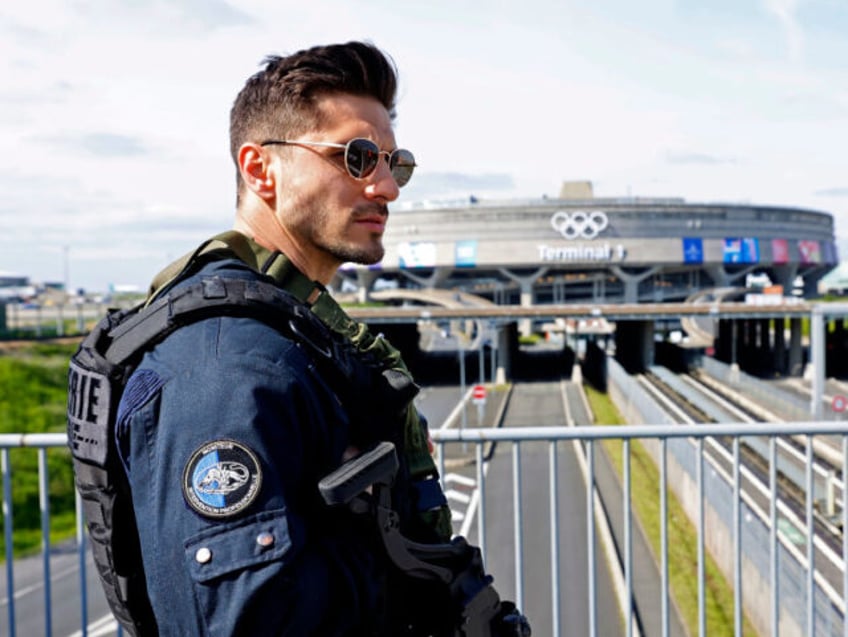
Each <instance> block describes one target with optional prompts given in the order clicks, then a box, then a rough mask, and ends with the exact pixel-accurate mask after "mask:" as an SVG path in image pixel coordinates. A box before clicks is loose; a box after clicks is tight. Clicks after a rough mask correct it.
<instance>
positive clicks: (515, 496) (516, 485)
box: [512, 440, 524, 609]
mask: <svg viewBox="0 0 848 637" xmlns="http://www.w3.org/2000/svg"><path fill="white" fill-rule="evenodd" d="M521 501H522V498H521V443H520V442H518V441H517V440H516V441H515V442H514V443H512V508H513V532H514V533H515V603H516V605H517V606H518V608H521V609H523V608H524V556H523V550H524V533H523V529H522V523H523V521H524V517H523V516H522V514H521Z"/></svg>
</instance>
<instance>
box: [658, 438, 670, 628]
mask: <svg viewBox="0 0 848 637" xmlns="http://www.w3.org/2000/svg"><path fill="white" fill-rule="evenodd" d="M660 547H661V548H660V553H662V558H661V560H660V561H661V563H662V571H661V578H660V579H661V581H662V598H661V600H660V608H661V611H660V613H661V615H662V634H663V637H668V626H669V625H668V608H669V604H668V439H667V438H660Z"/></svg>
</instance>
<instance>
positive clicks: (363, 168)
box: [260, 137, 415, 188]
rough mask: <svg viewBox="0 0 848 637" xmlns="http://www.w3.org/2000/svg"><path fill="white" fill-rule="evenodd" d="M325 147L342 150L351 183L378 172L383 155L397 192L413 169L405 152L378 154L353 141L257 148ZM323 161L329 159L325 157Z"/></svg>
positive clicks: (359, 139) (362, 141)
mask: <svg viewBox="0 0 848 637" xmlns="http://www.w3.org/2000/svg"><path fill="white" fill-rule="evenodd" d="M272 145H282V146H325V147H327V148H344V151H345V152H344V163H345V169H346V170H347V174H348V175H350V176H351V177H353V178H354V179H366V178H368V177H370V176H371V174H372V173H373V172H374V171H375V170H377V164H378V163H379V162H380V156H381V155H385V156H386V161H387V162H388V164H389V170H391V172H392V177H393V178H394V180H395V183H396V184H397V185H398V188H402V187H403V186H405V185H406V184H407V183H408V182H409V180H410V178H411V177H412V171H413V170H414V169H415V156H414V155H413V154H412V153H411V152H410V151H408V150H406V149H405V148H395V149H394V150H393V151H392V152H389V151H387V150H380V147H379V146H377V144H375V143H374V142H372V141H371V140H370V139H364V138H362V137H356V138H354V139H351V140H350V141H349V142H348V143H347V144H337V143H334V142H311V141H304V140H298V141H291V140H287V139H269V140H266V141H264V142H262V143H261V144H260V146H272ZM325 159H328V158H326V157H325Z"/></svg>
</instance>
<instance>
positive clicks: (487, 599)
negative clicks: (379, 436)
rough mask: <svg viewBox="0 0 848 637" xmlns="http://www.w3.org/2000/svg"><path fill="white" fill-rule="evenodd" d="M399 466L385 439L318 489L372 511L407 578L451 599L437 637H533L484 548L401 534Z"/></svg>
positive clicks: (335, 500) (329, 498)
mask: <svg viewBox="0 0 848 637" xmlns="http://www.w3.org/2000/svg"><path fill="white" fill-rule="evenodd" d="M397 470H398V459H397V454H396V453H395V446H394V445H393V444H392V443H391V442H381V443H379V444H378V445H377V446H375V447H374V448H373V449H371V450H369V451H366V452H364V453H361V454H359V455H358V456H356V457H354V458H352V459H350V460H348V461H347V462H345V463H344V464H342V465H341V466H340V467H339V468H338V469H336V470H335V471H333V472H332V473H330V474H329V475H327V476H325V477H324V478H323V479H322V480H321V481H320V482H319V483H318V489H319V491H320V493H321V496H322V497H323V499H324V501H325V502H326V503H327V504H328V505H330V506H347V507H348V508H349V509H350V510H351V511H352V512H353V513H355V514H371V515H373V516H374V518H375V522H376V525H377V529H378V532H379V535H380V538H381V540H382V544H383V547H384V548H385V551H386V555H387V557H388V559H389V561H390V562H391V563H392V564H393V565H394V566H395V567H396V568H397V569H398V570H399V571H400V572H401V573H402V574H403V575H404V576H406V577H409V578H412V579H414V580H420V581H425V582H429V583H430V584H431V585H434V586H436V587H437V588H438V589H440V591H441V593H442V594H443V596H444V598H445V599H447V600H449V606H450V609H449V610H450V612H451V614H452V617H451V623H452V627H451V628H449V629H448V632H446V633H441V634H439V636H438V637H530V634H531V630H530V624H529V623H528V621H527V618H526V617H524V615H522V614H521V613H520V612H519V611H518V609H516V607H515V605H514V604H513V603H512V602H507V601H501V599H500V597H499V596H498V593H497V591H496V590H495V589H494V587H493V586H492V582H493V578H492V576H491V575H487V574H486V572H485V570H484V568H483V559H482V556H481V554H480V549H478V548H477V547H475V546H471V545H470V544H468V542H467V541H466V540H465V538H463V537H455V538H454V539H453V540H452V541H451V542H450V543H441V544H423V543H420V542H414V541H412V540H409V539H408V538H406V537H404V536H403V535H402V534H401V532H400V517H399V516H398V514H397V512H396V511H394V510H393V509H392V505H391V486H392V483H393V482H394V477H395V475H396V473H397ZM369 492H370V493H369ZM444 610H446V609H433V612H434V613H436V612H439V611H444Z"/></svg>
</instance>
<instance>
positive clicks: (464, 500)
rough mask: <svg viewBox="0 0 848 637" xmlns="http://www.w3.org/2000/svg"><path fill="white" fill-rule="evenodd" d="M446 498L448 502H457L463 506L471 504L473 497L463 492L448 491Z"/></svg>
mask: <svg viewBox="0 0 848 637" xmlns="http://www.w3.org/2000/svg"><path fill="white" fill-rule="evenodd" d="M445 497H446V498H447V499H448V500H456V501H457V502H460V503H461V504H468V503H469V502H471V496H470V495H468V494H467V493H462V491H456V490H455V489H448V490H447V491H445Z"/></svg>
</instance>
